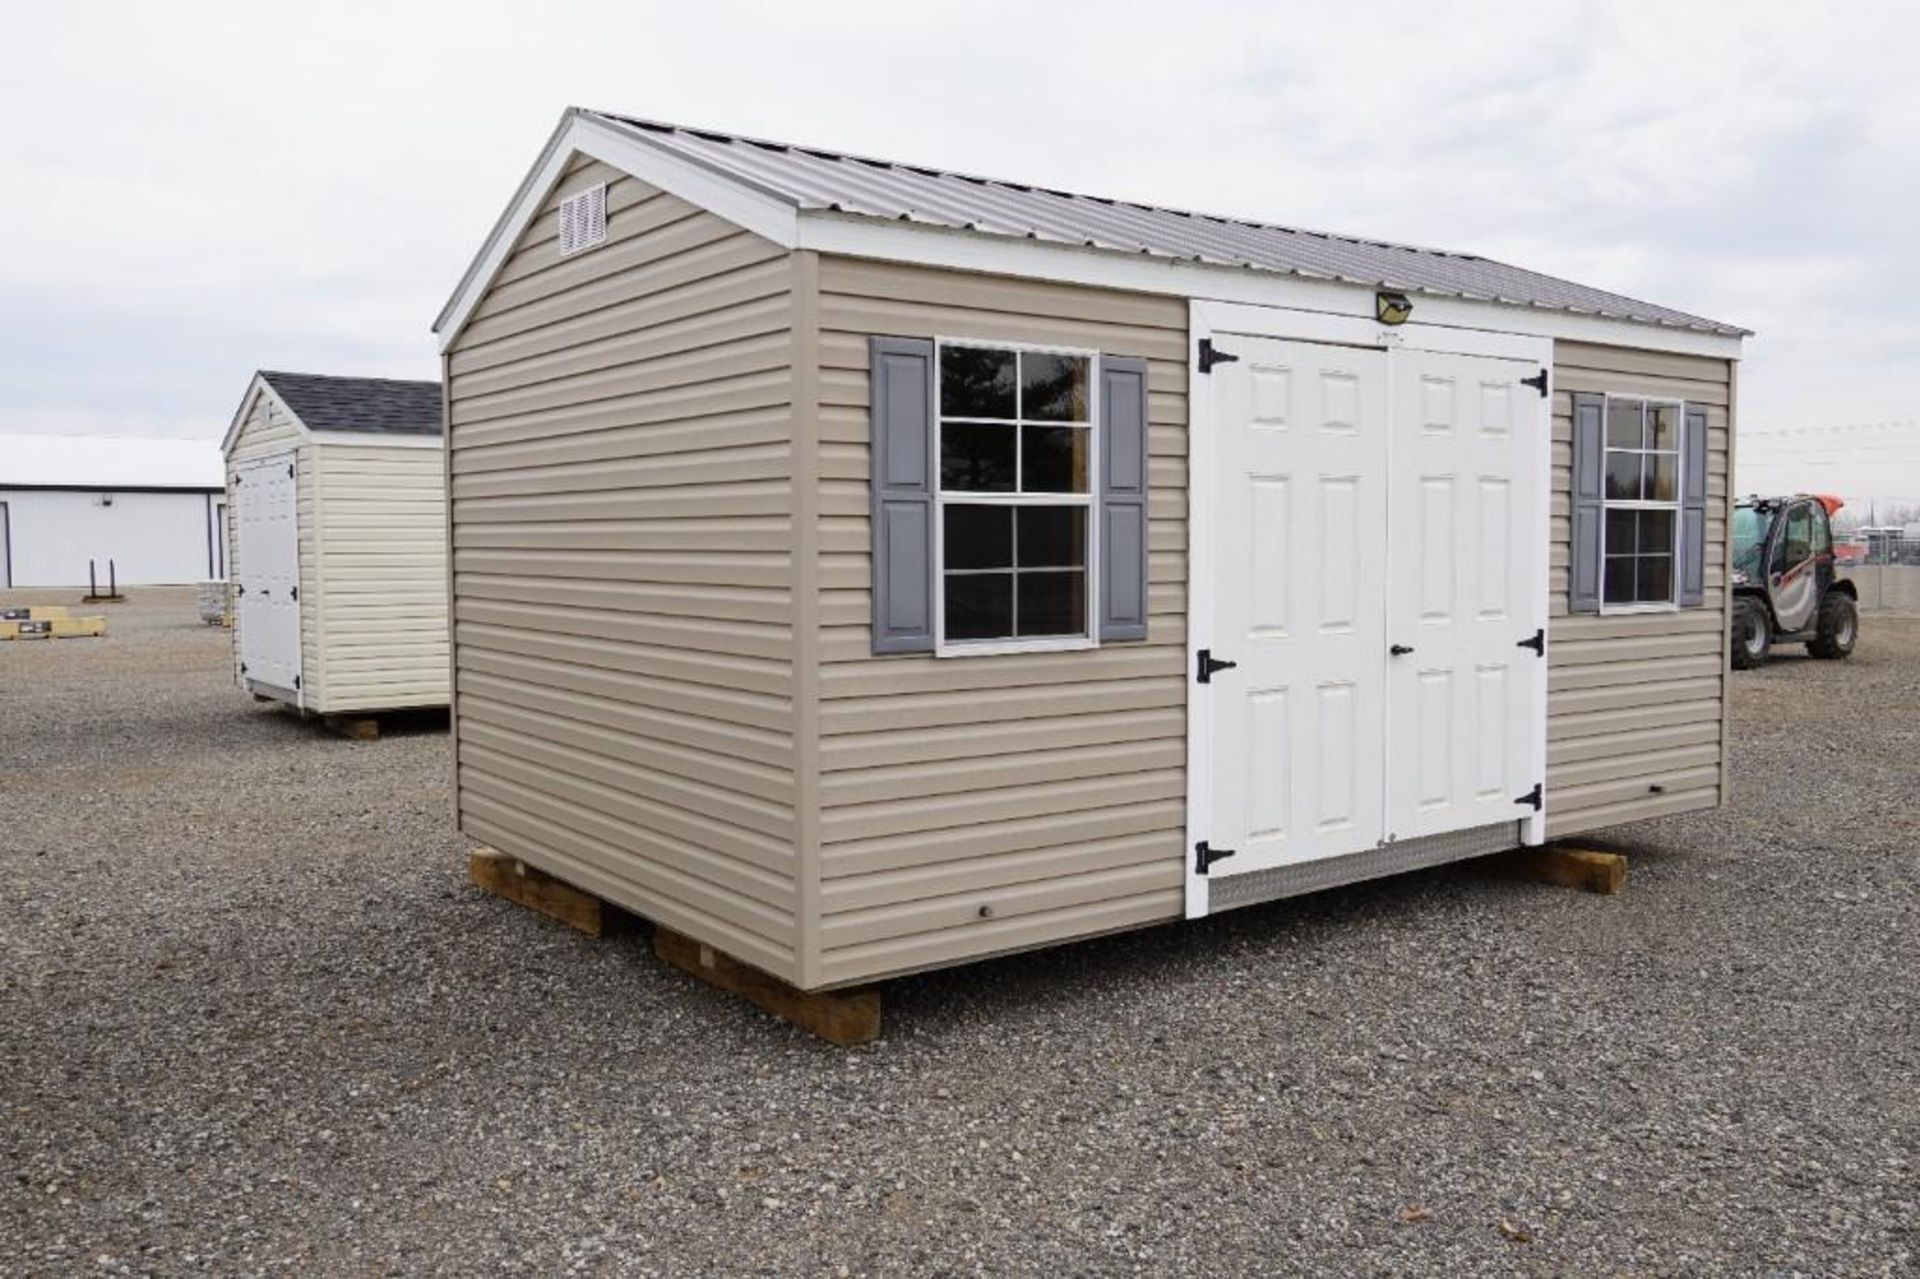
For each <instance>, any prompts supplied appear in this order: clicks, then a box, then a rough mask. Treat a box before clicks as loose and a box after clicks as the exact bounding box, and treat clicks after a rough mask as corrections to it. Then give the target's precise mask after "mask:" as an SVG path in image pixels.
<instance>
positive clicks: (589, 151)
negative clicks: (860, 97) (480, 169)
mask: <svg viewBox="0 0 1920 1279" xmlns="http://www.w3.org/2000/svg"><path fill="white" fill-rule="evenodd" d="M576 152H577V153H578V154H581V155H585V156H591V157H592V158H593V159H596V160H600V161H602V162H604V163H606V164H609V165H612V166H613V167H614V168H616V169H619V170H620V171H621V172H623V173H626V174H629V175H630V176H632V177H635V178H638V179H639V180H640V181H642V182H645V183H648V184H649V185H652V186H656V187H659V188H660V189H661V190H662V191H665V192H668V193H669V194H671V195H675V196H678V197H680V198H681V199H682V200H685V201H686V202H687V203H689V204H692V205H695V206H697V207H699V208H702V209H705V210H706V211H707V212H709V213H711V214H713V215H714V216H716V217H719V218H722V219H724V220H726V221H728V222H731V223H733V224H734V225H735V226H737V227H739V228H741V229H742V230H744V231H748V232H750V233H752V234H754V235H757V236H760V237H761V238H762V239H766V240H771V241H772V242H773V243H775V244H777V245H779V246H780V247H781V248H783V249H791V248H794V247H795V246H796V243H797V241H798V239H799V232H798V218H799V211H798V209H797V208H796V207H795V206H794V205H793V204H792V203H790V202H789V201H787V200H784V199H782V198H780V197H778V196H776V195H773V194H772V193H770V192H767V191H763V190H761V189H760V188H758V187H756V186H754V185H753V184H752V183H750V182H748V181H746V180H745V179H742V178H739V177H735V176H733V175H731V174H726V173H723V172H721V171H720V170H718V169H714V168H710V167H708V166H707V165H703V164H699V163H697V162H695V161H693V160H689V159H687V158H686V157H684V156H681V155H678V154H675V153H674V152H671V151H669V150H667V149H666V148H664V147H660V146H657V145H655V144H653V143H651V142H649V141H647V137H646V134H645V133H644V132H642V131H640V130H638V129H628V128H622V127H620V126H619V125H617V124H614V123H612V122H610V121H607V120H603V119H601V118H599V117H597V116H594V115H590V114H587V113H585V112H582V111H580V110H578V109H570V110H568V111H567V112H566V114H564V115H562V116H561V117H560V123H559V125H558V127H556V128H555V129H554V131H553V134H552V136H551V137H549V138H548V139H547V145H546V146H545V147H544V148H543V149H542V150H541V152H540V157H539V159H537V160H535V161H534V164H533V167H532V168H531V169H530V170H528V172H527V176H526V177H525V178H524V179H522V180H521V183H520V188H519V190H518V191H516V192H515V193H514V196H513V199H512V201H510V202H509V203H508V205H507V208H506V211H505V212H503V213H502V214H501V215H500V218H499V220H498V221H497V222H495V223H494V226H493V230H492V231H491V232H489V233H488V235H487V239H486V242H485V244H483V245H482V246H481V249H480V253H479V254H478V256H476V257H475V258H474V260H473V261H472V263H471V264H469V265H468V267H467V270H466V273H465V274H464V275H462V276H461V277H460V284H459V286H458V287H457V288H455V290H454V292H453V296H452V297H451V298H449V299H448V300H447V304H446V306H445V307H443V308H441V311H440V315H439V318H438V319H436V320H435V321H434V322H433V331H434V332H435V333H437V334H439V335H440V350H441V351H442V352H444V351H446V350H447V348H448V347H450V346H451V345H452V344H453V340H454V339H455V338H456V337H458V336H459V335H460V330H461V329H462V328H464V327H465V326H466V323H467V320H468V318H469V317H470V316H471V315H472V314H473V310H474V308H475V307H476V306H478V305H479V304H480V299H481V298H482V297H484V296H485V295H486V292H487V289H488V287H489V286H490V285H492V283H493V279H494V277H495V276H496V275H498V274H499V272H500V268H501V267H502V266H504V265H505V264H506V261H507V258H508V257H509V256H510V255H511V254H512V252H513V247H514V245H516V244H517V243H519V240H520V236H521V233H523V232H524V231H525V230H526V229H527V226H528V224H529V223H531V222H532V221H533V220H534V219H535V218H536V217H538V216H539V215H540V210H541V208H542V207H543V206H544V205H545V204H546V202H547V198H548V196H550V195H551V194H552V193H553V188H554V187H555V185H556V184H558V182H559V181H560V175H561V174H562V173H563V172H564V171H565V170H566V166H567V161H568V160H569V159H570V158H571V157H572V156H573V155H574V154H575V153H576Z"/></svg>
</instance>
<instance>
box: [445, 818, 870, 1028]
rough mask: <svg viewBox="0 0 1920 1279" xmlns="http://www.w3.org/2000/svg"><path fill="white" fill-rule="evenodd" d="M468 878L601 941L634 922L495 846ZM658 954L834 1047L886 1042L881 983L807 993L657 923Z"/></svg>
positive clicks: (477, 855)
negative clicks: (882, 1027) (623, 923)
mask: <svg viewBox="0 0 1920 1279" xmlns="http://www.w3.org/2000/svg"><path fill="white" fill-rule="evenodd" d="M467 878H468V879H470V880H472V881H473V883H474V884H475V886H477V887H479V888H482V889H484V890H485V891H487V892H489V893H492V894H493V895H494V896H496V897H504V898H505V899H506V900H508V901H510V902H513V903H515V904H517V905H521V906H525V907H526V908H527V909H528V910H532V911H538V912H539V913H540V914H542V915H545V916H547V917H548V918H550V919H557V920H559V921H560V922H561V923H563V924H565V925H567V926H568V927H569V928H577V929H579V930H580V931H581V932H583V933H585V934H587V936H589V937H599V936H601V935H603V934H604V933H605V932H607V931H608V930H609V929H611V928H614V927H617V926H618V924H619V922H620V921H622V920H625V919H628V918H630V917H629V916H628V915H627V914H626V912H625V911H622V910H621V909H620V908H619V907H618V906H615V905H613V904H612V903H610V902H605V901H602V900H601V899H600V898H598V897H595V896H594V895H593V894H592V893H588V892H584V891H582V890H581V889H578V888H575V887H574V886H573V885H572V884H569V883H566V882H565V881H563V880H559V879H555V878H554V877H553V876H551V875H548V874H546V873H545V872H543V871H540V870H536V869H535V868H533V867H532V866H529V865H527V864H526V863H525V862H522V861H519V860H516V859H515V858H512V857H508V856H507V855H506V854H505V853H502V852H499V851H497V850H495V849H492V848H477V849H475V850H474V851H473V854H472V856H470V857H469V858H468V859H467ZM653 953H654V954H655V955H657V956H658V957H659V958H661V959H663V960H665V961H666V962H667V963H669V964H672V965H673V966H674V967H675V968H678V969H681V970H682V971H684V972H687V973H691V974H692V975H693V976H695V977H698V978H699V979H700V980H701V981H704V982H706V983H707V984H708V985H711V986H715V987H717V988H719V989H721V990H724V991H726V992H727V993H728V994H730V995H738V996H739V997H740V998H742V999H744V1000H746V1001H747V1002H748V1003H750V1004H753V1005H755V1006H757V1007H760V1008H763V1009H765V1010H766V1011H767V1012H770V1013H772V1014H773V1015H774V1016H776V1017H778V1018H780V1019H781V1020H783V1021H787V1022H790V1023H792V1024H793V1025H795V1026H797V1027H799V1028H800V1029H801V1030H804V1031H806V1032H807V1033H808V1034H812V1035H818V1036H819V1037H820V1038H822V1039H824V1040H826V1041H827V1042H828V1043H831V1044H838V1045H840V1046H841V1047H851V1046H852V1045H854V1044H864V1043H870V1042H871V1041H873V1040H875V1039H878V1038H879V1037H880V990H879V987H877V986H868V987H865V988H863V989H860V990H826V991H816V990H800V989H798V988H796V987H793V986H789V985H788V984H787V983H786V982H784V981H781V980H780V979H779V978H778V977H774V976H771V975H770V974H768V973H763V972H761V971H760V970H759V969H757V968H754V967H752V966H751V965H748V964H743V963H741V962H740V961H739V960H737V959H734V958H732V957H730V956H728V955H724V954H722V953H721V952H719V951H717V950H715V949H714V948H713V947H711V946H708V945H705V944H703V943H701V942H697V941H695V940H693V939H692V938H691V937H683V936H681V935H680V934H679V933H676V932H674V931H673V930H672V929H669V928H662V927H661V926H660V925H658V924H655V925H654V927H653Z"/></svg>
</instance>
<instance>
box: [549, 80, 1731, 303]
mask: <svg viewBox="0 0 1920 1279" xmlns="http://www.w3.org/2000/svg"><path fill="white" fill-rule="evenodd" d="M582 114H584V115H587V116H591V117H593V118H596V119H599V120H602V121H604V122H606V123H608V124H611V125H614V126H617V127H621V128H625V129H627V130H630V131H633V132H635V133H637V134H638V135H640V136H641V137H643V138H644V139H645V140H646V141H648V142H650V143H652V144H653V145H655V146H658V147H661V148H663V149H665V150H667V151H670V152H672V153H674V154H676V155H678V156H680V157H683V158H685V159H687V160H690V161H693V162H694V163H696V164H699V165H701V166H703V167H705V168H706V169H708V170H710V171H713V172H716V173H719V174H722V175H724V176H726V177H730V178H732V179H733V180H735V181H738V182H740V183H742V184H743V185H746V186H748V187H751V188H752V189H754V190H756V191H759V192H761V193H762V194H765V195H769V196H772V197H775V198H777V199H780V200H784V201H786V202H787V203H790V204H792V205H794V206H795V207H796V208H798V209H801V210H803V211H804V210H817V211H825V212H832V213H840V214H848V215H852V216H856V217H865V218H874V219H879V220H886V221H907V222H915V223H920V224H923V225H932V226H941V227H950V228H954V229H956V230H962V231H970V232H974V233H977V234H981V235H991V236H1006V237H1018V238H1023V239H1033V240H1041V241H1050V242H1053V243H1062V244H1073V245H1079V246H1082V247H1085V248H1092V249H1104V250H1110V251H1113V252H1118V253H1131V254H1142V253H1144V254H1148V255H1151V256H1155V257H1164V258H1173V259H1178V260H1182V261H1188V262H1200V263H1207V264H1211V265H1216V266H1233V267H1246V268H1251V269H1253V270H1257V271H1272V272H1276V273H1280V274H1285V275H1295V276H1301V277H1304V278H1308V279H1317V280H1334V281H1339V282H1342V283H1347V284H1358V285H1364V286H1366V287H1367V288H1374V289H1389V290H1394V291H1398V292H1409V293H1425V294H1433V295H1438V296H1442V297H1456V298H1467V299H1472V300H1476V301H1487V302H1500V303H1506V304H1509V305H1514V306H1527V307H1535V308H1538V309H1541V310H1548V311H1562V312H1568V313H1571V314H1576V315H1593V316H1602V317H1605V318H1609V319H1618V320H1631V321H1635V322H1637V323H1642V324H1656V325H1661V326H1663V327H1668V328H1676V329H1687V330H1692V331H1694V332H1701V333H1713V334H1719V335H1723V336H1728V337H1745V336H1747V335H1748V333H1749V330H1746V329H1742V328H1739V327H1738V326H1735V325H1732V324H1724V323H1721V322H1720V321H1717V320H1709V319H1704V318H1702V317H1701V316H1697V315H1689V314H1687V313H1686V312H1684V311H1676V310H1674V309H1672V308H1671V307H1664V306H1656V305H1654V304H1653V303H1651V302H1641V301H1638V300H1636V299H1634V298H1629V297H1623V296H1622V295H1620V294H1618V293H1610V292H1607V291H1606V290H1604V289H1595V288H1589V287H1588V286H1586V285H1583V284H1575V283H1573V282H1572V281H1569V280H1561V279H1557V278H1555V277H1553V276H1550V275H1542V274H1540V273H1539V272H1537V271H1528V270H1524V269H1523V268H1520V267H1515V266H1508V265H1507V264H1506V263H1504V262H1495V261H1493V260H1492V259H1490V258H1483V257H1479V256H1476V255H1474V254H1471V253H1449V252H1443V251H1441V250H1438V249H1423V248H1416V247H1413V246H1411V245H1404V244H1390V243H1387V242H1385V241H1382V240H1367V239H1360V238H1356V237H1352V236H1341V235H1329V234H1326V233H1323V232H1318V231H1303V230H1299V229H1296V228H1293V227H1283V226H1273V225H1269V224H1267V223H1262V222H1253V221H1248V220H1246V219H1243V218H1228V217H1218V216H1215V215H1212V214H1205V213H1192V212H1188V211H1185V210H1181V209H1167V208H1161V207H1159V206H1156V205H1150V204H1136V203H1133V202H1131V201H1126V200H1110V199H1103V198H1101V197H1098V196H1090V195H1079V194H1076V193H1074V192H1071V191H1056V190H1051V189H1049V188H1045V187H1037V186H1031V185H1028V184H1025V183H1019V182H1006V181H1001V180H998V179H993V178H982V177H974V176H971V175H968V174H963V173H952V172H949V171H947V170H944V169H934V168H928V167H925V166H922V165H910V164H898V163H895V162H893V161H889V160H875V159H869V158H866V157H863V156H854V155H844V154H841V153H839V152H836V151H825V150H821V149H819V148H815V147H802V146H795V145H791V144H788V143H782V142H769V141H765V140H763V139H758V138H746V137H739V136H736V135H734V134H729V133H717V132H714V131H712V130H708V129H689V128H683V127H681V126H679V125H672V124H662V123H659V122H658V121H653V120H640V119H635V118H633V117H631V116H623V115H617V114H613V113H610V112H604V111H583V112H582Z"/></svg>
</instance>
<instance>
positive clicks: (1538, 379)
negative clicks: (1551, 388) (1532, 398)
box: [1520, 369, 1547, 400]
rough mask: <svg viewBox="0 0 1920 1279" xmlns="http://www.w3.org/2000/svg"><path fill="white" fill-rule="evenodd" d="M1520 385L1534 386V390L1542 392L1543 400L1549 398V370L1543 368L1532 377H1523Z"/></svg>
mask: <svg viewBox="0 0 1920 1279" xmlns="http://www.w3.org/2000/svg"><path fill="white" fill-rule="evenodd" d="M1520 385H1521V386H1530V387H1532V388H1533V389H1534V390H1536V391H1538V392H1540V398H1541V399H1543V400H1544V399H1546V398H1547V371H1546V370H1545V369H1541V370H1540V371H1539V372H1538V373H1536V374H1534V375H1533V376H1532V377H1523V378H1521V379H1520Z"/></svg>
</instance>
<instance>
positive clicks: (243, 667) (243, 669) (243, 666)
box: [240, 662, 247, 675]
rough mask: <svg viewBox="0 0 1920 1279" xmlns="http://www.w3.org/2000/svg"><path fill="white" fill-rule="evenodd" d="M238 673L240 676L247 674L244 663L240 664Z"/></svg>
mask: <svg viewBox="0 0 1920 1279" xmlns="http://www.w3.org/2000/svg"><path fill="white" fill-rule="evenodd" d="M240 673H241V674H242V675H245V674H246V673H247V664H246V663H245V662H242V663H240Z"/></svg>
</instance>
